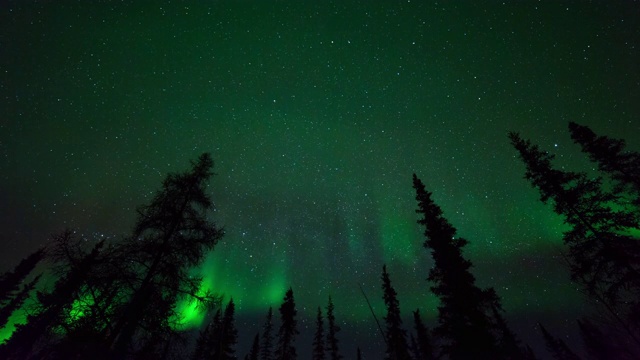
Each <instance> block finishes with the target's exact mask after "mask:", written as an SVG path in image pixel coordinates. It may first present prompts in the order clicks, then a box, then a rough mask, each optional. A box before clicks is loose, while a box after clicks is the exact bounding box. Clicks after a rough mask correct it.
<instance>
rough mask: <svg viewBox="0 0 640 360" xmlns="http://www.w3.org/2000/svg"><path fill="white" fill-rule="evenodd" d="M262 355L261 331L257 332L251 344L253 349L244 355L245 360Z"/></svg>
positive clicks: (256, 358)
mask: <svg viewBox="0 0 640 360" xmlns="http://www.w3.org/2000/svg"><path fill="white" fill-rule="evenodd" d="M259 357H260V333H257V334H256V336H255V337H254V338H253V343H252V344H251V350H250V351H249V353H248V354H247V356H245V357H244V359H245V360H258V358H259Z"/></svg>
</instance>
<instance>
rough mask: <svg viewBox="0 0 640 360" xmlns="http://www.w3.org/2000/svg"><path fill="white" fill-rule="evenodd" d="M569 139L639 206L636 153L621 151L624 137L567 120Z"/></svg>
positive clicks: (639, 174)
mask: <svg viewBox="0 0 640 360" xmlns="http://www.w3.org/2000/svg"><path fill="white" fill-rule="evenodd" d="M569 131H570V133H571V139H573V142H575V143H576V144H579V145H580V146H581V147H582V151H583V152H585V153H587V155H588V156H589V159H590V160H591V161H593V162H596V163H597V164H598V168H599V169H600V171H602V172H605V173H607V174H609V175H610V176H611V178H612V179H613V180H614V181H616V183H617V185H618V189H617V190H618V191H619V192H628V193H630V194H631V195H632V200H633V201H634V203H635V204H636V205H637V206H640V153H638V152H632V151H625V141H624V140H622V139H611V138H608V137H606V136H598V135H596V134H595V133H594V132H593V131H592V130H591V129H590V128H588V127H587V126H583V125H579V124H576V123H574V122H570V123H569Z"/></svg>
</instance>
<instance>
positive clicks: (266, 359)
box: [260, 307, 273, 360]
mask: <svg viewBox="0 0 640 360" xmlns="http://www.w3.org/2000/svg"><path fill="white" fill-rule="evenodd" d="M262 329H263V330H262V346H261V347H260V360H272V359H273V308H272V307H269V311H268V312H267V319H266V321H265V323H264V327H263V328H262Z"/></svg>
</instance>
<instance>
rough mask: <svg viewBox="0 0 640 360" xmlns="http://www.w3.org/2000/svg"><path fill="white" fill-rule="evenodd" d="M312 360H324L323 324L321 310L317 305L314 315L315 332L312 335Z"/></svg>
mask: <svg viewBox="0 0 640 360" xmlns="http://www.w3.org/2000/svg"><path fill="white" fill-rule="evenodd" d="M312 347H313V353H312V356H311V358H312V359H313V360H324V325H323V320H322V310H321V309H320V306H318V314H317V316H316V332H315V334H314V336H313V344H312Z"/></svg>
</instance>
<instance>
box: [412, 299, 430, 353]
mask: <svg viewBox="0 0 640 360" xmlns="http://www.w3.org/2000/svg"><path fill="white" fill-rule="evenodd" d="M413 323H414V328H415V331H416V345H417V346H416V347H417V354H416V356H415V357H416V359H419V360H431V359H434V358H435V357H434V356H433V345H432V344H431V336H430V335H429V329H428V328H427V327H426V326H425V325H424V322H422V317H421V316H420V309H416V311H414V312H413Z"/></svg>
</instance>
